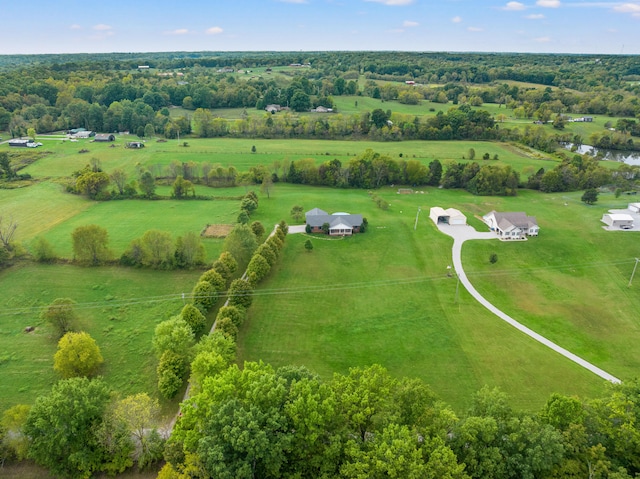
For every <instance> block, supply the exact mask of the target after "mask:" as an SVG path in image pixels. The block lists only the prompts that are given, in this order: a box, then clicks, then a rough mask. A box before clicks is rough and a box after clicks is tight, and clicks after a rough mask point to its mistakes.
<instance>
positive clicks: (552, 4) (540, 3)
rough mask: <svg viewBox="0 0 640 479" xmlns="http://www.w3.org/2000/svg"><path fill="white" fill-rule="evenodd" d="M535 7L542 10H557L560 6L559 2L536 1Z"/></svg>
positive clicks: (558, 0)
mask: <svg viewBox="0 0 640 479" xmlns="http://www.w3.org/2000/svg"><path fill="white" fill-rule="evenodd" d="M536 5H538V6H539V7H544V8H558V7H559V6H560V0H538V1H537V2H536Z"/></svg>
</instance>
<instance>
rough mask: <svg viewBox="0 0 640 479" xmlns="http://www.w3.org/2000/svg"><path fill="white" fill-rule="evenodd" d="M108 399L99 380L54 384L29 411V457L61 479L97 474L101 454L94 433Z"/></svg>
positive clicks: (64, 381)
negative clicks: (61, 478) (63, 478)
mask: <svg viewBox="0 0 640 479" xmlns="http://www.w3.org/2000/svg"><path fill="white" fill-rule="evenodd" d="M109 398H110V394H109V389H108V388H107V386H106V385H105V384H104V383H103V382H102V381H101V380H99V379H93V380H89V379H87V378H84V377H79V378H71V379H65V380H62V381H60V382H58V383H56V384H55V385H54V386H53V388H52V389H51V392H50V393H49V394H47V395H44V396H40V397H38V398H37V399H36V401H35V404H34V405H33V407H32V408H31V410H30V411H29V415H28V417H27V422H26V424H25V426H24V432H25V434H26V436H27V437H28V438H29V440H30V444H29V457H30V458H31V459H33V460H34V461H35V462H36V463H37V464H39V465H41V466H43V467H46V468H47V469H49V470H50V471H51V472H52V473H53V474H55V475H57V476H61V477H68V478H84V477H89V476H91V475H92V474H93V473H94V472H96V471H98V470H99V469H100V467H101V464H102V461H103V454H104V451H103V448H102V447H101V445H100V443H99V441H98V439H97V437H96V431H97V430H98V429H99V428H100V426H101V424H102V422H103V417H104V413H105V410H106V408H107V404H108V403H109Z"/></svg>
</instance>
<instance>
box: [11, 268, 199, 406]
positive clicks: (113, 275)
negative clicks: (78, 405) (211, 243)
mask: <svg viewBox="0 0 640 479" xmlns="http://www.w3.org/2000/svg"><path fill="white" fill-rule="evenodd" d="M198 275H199V272H197V271H188V272H180V271H172V272H165V271H151V270H138V269H130V268H115V267H102V268H81V267H76V266H65V265H33V264H26V265H19V266H15V267H12V268H9V269H6V270H3V271H1V272H0V290H1V291H2V295H0V306H1V309H0V382H1V383H2V387H1V388H0V411H4V410H5V409H7V408H8V407H10V406H12V405H14V404H18V403H24V404H32V403H33V401H34V399H35V398H36V397H37V396H38V395H41V394H44V393H46V392H47V391H48V390H49V388H50V387H51V385H52V384H53V383H54V382H55V381H56V379H57V375H56V374H55V373H54V371H53V354H54V353H55V351H56V345H57V340H56V339H55V337H53V336H52V330H51V328H50V326H49V325H48V324H46V323H44V322H43V321H42V320H41V319H40V318H39V314H40V311H41V308H42V307H43V306H45V305H47V304H49V303H50V302H51V301H53V300H54V299H56V298H71V299H73V300H74V301H76V302H77V303H78V304H77V305H76V311H77V313H78V316H79V318H80V319H79V324H78V328H79V329H82V330H85V331H87V332H88V333H89V334H90V335H91V336H92V337H93V338H94V339H95V340H96V342H97V343H98V345H99V346H100V349H101V351H102V355H103V356H104V359H105V364H104V367H103V369H102V371H101V374H102V375H103V376H104V377H105V379H106V381H107V382H108V384H109V385H110V386H111V387H112V389H113V390H115V391H118V392H119V393H121V394H123V395H127V394H133V393H137V392H149V393H151V394H154V395H155V394H156V379H155V368H156V365H157V364H156V360H155V357H154V355H153V353H152V350H151V337H152V335H153V331H154V329H155V326H156V324H158V323H159V322H160V321H163V320H165V319H168V318H169V317H170V316H172V315H175V314H177V313H178V312H179V311H180V309H181V308H182V299H181V296H180V295H181V293H183V292H190V291H191V289H192V288H193V285H194V283H195V281H196V279H197V277H198ZM27 326H35V327H36V330H35V331H34V332H32V333H25V332H24V328H25V327H27ZM165 406H166V404H165ZM167 412H168V411H167Z"/></svg>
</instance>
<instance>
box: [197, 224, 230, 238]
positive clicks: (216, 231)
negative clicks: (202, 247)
mask: <svg viewBox="0 0 640 479" xmlns="http://www.w3.org/2000/svg"><path fill="white" fill-rule="evenodd" d="M232 229H233V225H207V226H206V227H205V228H204V229H203V230H202V233H201V234H200V235H201V236H202V237H204V238H226V237H227V235H228V234H229V233H230V232H231V230H232Z"/></svg>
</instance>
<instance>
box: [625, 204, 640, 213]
mask: <svg viewBox="0 0 640 479" xmlns="http://www.w3.org/2000/svg"><path fill="white" fill-rule="evenodd" d="M628 208H629V211H631V212H632V213H640V203H629V206H628Z"/></svg>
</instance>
